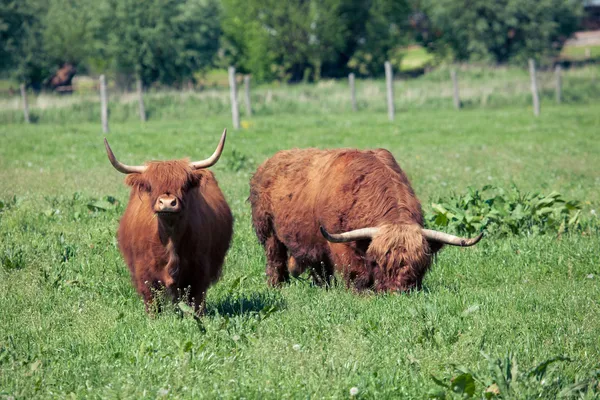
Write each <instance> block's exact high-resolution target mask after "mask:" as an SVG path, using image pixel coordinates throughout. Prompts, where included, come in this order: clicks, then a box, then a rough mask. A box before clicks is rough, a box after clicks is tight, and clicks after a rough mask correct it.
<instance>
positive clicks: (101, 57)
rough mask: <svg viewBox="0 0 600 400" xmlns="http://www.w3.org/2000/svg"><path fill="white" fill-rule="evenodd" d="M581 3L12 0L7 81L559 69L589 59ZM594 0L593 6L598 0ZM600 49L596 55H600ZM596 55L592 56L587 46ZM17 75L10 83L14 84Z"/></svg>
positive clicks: (5, 13) (4, 38)
mask: <svg viewBox="0 0 600 400" xmlns="http://www.w3.org/2000/svg"><path fill="white" fill-rule="evenodd" d="M588 3H589V2H584V1H582V0H538V1H532V0H499V1H494V2H490V1H487V0H319V1H317V0H290V1H278V0H148V1H140V0H2V1H1V2H0V78H3V79H4V83H3V84H2V86H4V88H3V87H0V90H3V89H4V90H6V87H7V86H11V85H12V84H14V83H16V82H25V83H26V84H27V85H28V87H30V88H32V89H33V90H36V91H38V90H40V89H43V88H45V87H49V86H50V85H51V82H50V77H52V76H53V74H54V73H55V72H56V71H57V70H58V69H59V68H61V67H64V66H65V65H69V66H72V67H73V71H75V70H76V71H77V73H78V74H79V75H92V76H94V75H98V74H107V75H108V76H109V78H110V79H111V80H112V81H113V82H116V83H117V84H118V85H119V87H122V88H130V87H131V86H132V84H133V82H135V79H137V78H139V79H141V80H142V81H143V83H144V85H146V86H150V85H155V86H165V85H166V86H169V87H175V88H183V87H192V86H193V87H198V85H200V87H203V86H205V85H206V84H214V83H219V82H221V81H223V83H226V75H225V74H224V73H218V72H215V71H219V70H223V69H224V67H226V66H228V65H234V66H236V68H237V69H238V71H240V72H241V73H247V74H252V76H253V79H254V81H255V82H263V83H264V82H273V81H278V82H313V81H319V80H320V79H321V78H338V77H343V76H346V75H347V74H348V73H349V72H354V73H355V74H357V76H359V77H373V78H375V77H378V76H380V75H383V63H384V61H385V60H390V61H391V62H392V64H393V67H394V69H395V70H396V71H398V72H399V73H404V74H407V75H411V74H419V73H422V72H423V71H425V70H428V69H429V68H431V67H432V66H436V65H439V64H443V63H446V62H461V63H463V62H477V63H483V64H491V65H510V64H520V65H523V64H524V62H525V61H526V59H527V58H530V57H532V58H535V59H536V60H537V61H538V63H540V64H542V65H544V64H545V65H548V64H551V63H553V62H556V60H558V59H559V58H560V57H562V58H569V57H572V58H577V57H580V56H582V55H581V54H579V53H580V52H581V51H579V50H571V51H570V52H565V51H564V50H563V47H564V45H565V42H566V41H567V40H568V39H569V38H570V37H571V36H572V35H573V33H574V32H576V31H577V30H578V29H581V28H582V22H583V21H584V17H585V5H586V4H588ZM592 3H593V2H592ZM597 48H598V47H596V48H594V49H593V50H592V52H593V53H594V56H597V53H598V51H596V50H597ZM588 55H589V54H588ZM7 80H8V81H9V82H11V83H7Z"/></svg>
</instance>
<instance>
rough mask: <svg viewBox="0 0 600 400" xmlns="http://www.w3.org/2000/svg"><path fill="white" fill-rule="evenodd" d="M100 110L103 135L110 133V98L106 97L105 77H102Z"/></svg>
mask: <svg viewBox="0 0 600 400" xmlns="http://www.w3.org/2000/svg"><path fill="white" fill-rule="evenodd" d="M100 110H101V111H100V115H101V118H102V133H108V97H107V95H106V78H105V77H104V75H100Z"/></svg>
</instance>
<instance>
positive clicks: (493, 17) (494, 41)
mask: <svg viewBox="0 0 600 400" xmlns="http://www.w3.org/2000/svg"><path fill="white" fill-rule="evenodd" d="M418 3H419V4H418V5H419V7H420V8H421V9H422V11H423V12H424V14H425V15H426V18H422V19H421V21H420V26H419V27H420V39H421V40H422V41H423V42H424V43H425V44H426V45H427V46H428V48H429V49H431V50H432V51H434V52H436V53H437V54H439V55H441V56H447V57H451V58H454V59H455V60H459V61H468V60H476V61H489V62H494V63H506V62H509V61H514V62H518V63H522V62H524V61H525V60H526V59H527V58H529V57H534V58H537V59H543V58H545V57H548V56H552V55H555V54H557V53H558V52H559V51H560V49H561V48H562V45H563V43H564V41H565V40H566V39H567V38H568V37H569V36H570V35H571V34H572V33H573V32H574V31H575V30H576V29H577V27H578V24H579V18H580V16H581V15H582V12H583V3H582V2H581V1H578V0H538V1H531V0H499V1H487V0H422V1H420V2H418Z"/></svg>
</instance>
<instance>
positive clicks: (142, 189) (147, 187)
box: [139, 183, 152, 193]
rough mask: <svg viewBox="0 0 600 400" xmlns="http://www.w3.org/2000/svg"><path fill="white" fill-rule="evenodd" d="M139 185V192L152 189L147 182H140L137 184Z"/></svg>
mask: <svg viewBox="0 0 600 400" xmlns="http://www.w3.org/2000/svg"><path fill="white" fill-rule="evenodd" d="M139 186H140V191H141V192H147V193H150V192H151V191H152V188H151V187H150V185H149V184H147V183H140V185H139Z"/></svg>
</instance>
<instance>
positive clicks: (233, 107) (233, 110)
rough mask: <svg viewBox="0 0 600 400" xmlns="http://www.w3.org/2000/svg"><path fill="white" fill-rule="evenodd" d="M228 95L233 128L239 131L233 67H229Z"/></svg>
mask: <svg viewBox="0 0 600 400" xmlns="http://www.w3.org/2000/svg"><path fill="white" fill-rule="evenodd" d="M228 72H229V95H230V98H231V118H232V120H233V127H234V128H235V129H240V110H239V108H238V101H237V82H236V81H235V67H229V68H228Z"/></svg>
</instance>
